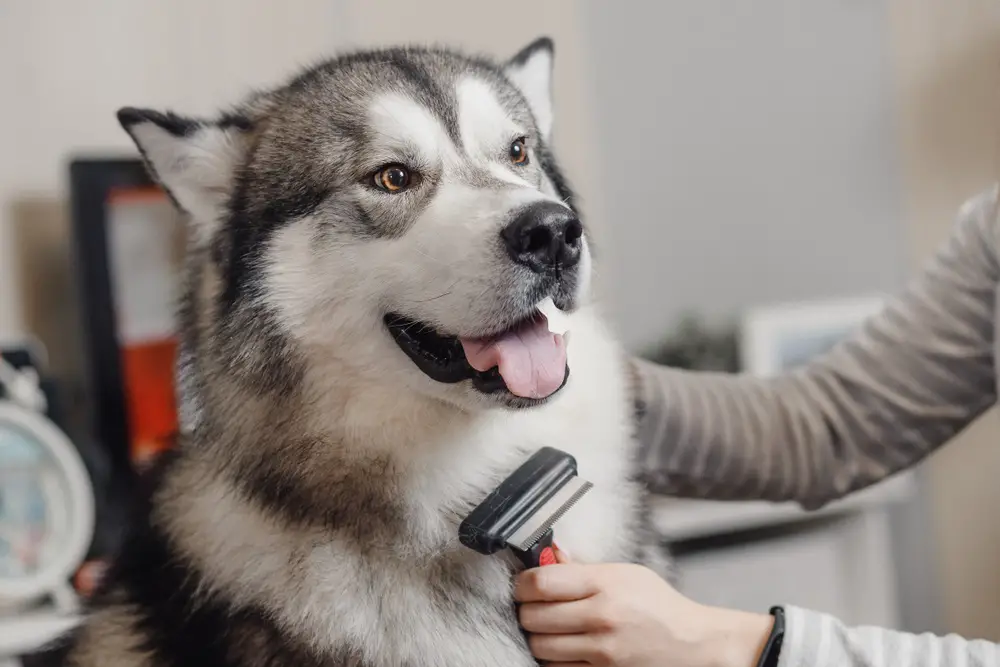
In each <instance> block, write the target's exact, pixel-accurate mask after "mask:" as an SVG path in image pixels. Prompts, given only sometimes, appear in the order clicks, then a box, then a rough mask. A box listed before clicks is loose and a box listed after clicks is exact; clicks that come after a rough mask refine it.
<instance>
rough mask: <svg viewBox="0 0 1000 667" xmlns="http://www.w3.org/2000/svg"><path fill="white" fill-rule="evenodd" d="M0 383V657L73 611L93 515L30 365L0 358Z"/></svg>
mask: <svg viewBox="0 0 1000 667" xmlns="http://www.w3.org/2000/svg"><path fill="white" fill-rule="evenodd" d="M0 383H2V385H3V388H4V389H5V392H4V394H5V398H3V399H0V656H5V655H7V656H9V655H11V652H12V651H13V650H14V648H15V647H16V648H17V649H26V648H30V647H29V646H26V645H25V642H26V640H27V638H28V637H27V635H30V634H32V632H34V634H35V635H37V638H38V639H39V640H41V639H44V635H45V634H46V632H47V631H46V628H48V626H49V625H50V623H49V621H51V622H53V623H55V624H54V625H53V626H52V627H53V628H55V627H57V626H59V621H62V620H63V618H64V616H63V615H64V614H65V613H67V612H72V609H71V608H72V607H73V606H74V605H73V600H72V599H69V600H68V598H71V597H72V593H71V588H70V585H69V582H70V580H71V578H72V577H73V574H74V572H75V571H76V570H77V568H78V567H79V566H80V564H81V563H82V562H83V560H84V558H85V557H86V555H87V551H88V549H89V547H90V542H91V539H92V537H93V531H94V519H95V517H94V493H93V487H92V485H91V481H90V477H89V475H88V474H87V469H86V467H85V466H84V463H83V461H82V459H81V458H80V455H79V454H78V453H77V450H76V448H75V447H74V446H73V443H72V442H70V440H69V438H68V437H67V436H66V435H65V434H64V433H63V431H62V430H61V429H59V428H58V427H57V426H56V425H55V424H53V423H52V422H51V421H50V420H49V419H48V418H46V417H45V415H44V414H43V410H44V405H45V402H44V395H43V394H42V392H41V390H40V389H39V388H38V384H37V377H36V376H35V374H34V372H33V370H29V371H18V370H15V369H14V368H13V367H12V366H11V365H10V364H7V363H6V362H4V361H3V360H2V359H0ZM47 598H49V600H48V601H46V599H47ZM39 605H42V609H44V608H46V607H47V608H49V611H48V612H43V613H40V612H42V610H41V609H39ZM29 620H30V621H31V625H30V627H28V626H25V627H24V628H21V627H20V626H21V625H23V624H24V623H25V622H27V621H29ZM43 621H44V622H43ZM15 628H16V631H15ZM25 633H27V635H26V634H25ZM12 643H13V646H11V644H12Z"/></svg>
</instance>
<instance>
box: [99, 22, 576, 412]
mask: <svg viewBox="0 0 1000 667" xmlns="http://www.w3.org/2000/svg"><path fill="white" fill-rule="evenodd" d="M552 61H553V49H552V43H551V41H549V40H547V39H540V40H538V41H536V42H534V43H532V44H531V45H529V46H528V47H527V48H525V49H524V50H523V51H521V52H520V53H519V54H518V55H517V56H515V57H514V58H513V59H511V60H510V61H508V62H506V63H503V64H496V63H493V62H491V61H488V60H486V59H479V58H471V57H467V56H463V55H459V54H456V53H453V52H450V51H445V50H435V49H416V48H412V49H410V48H407V49H390V50H382V51H372V52H361V53H355V54H350V55H346V56H343V57H340V58H337V59H334V60H331V61H328V62H325V63H322V64H320V65H318V66H316V67H313V68H311V69H309V70H307V71H305V72H303V73H301V74H300V75H299V76H297V77H296V78H294V79H293V80H291V81H290V82H288V83H287V84H286V85H283V86H281V87H279V88H276V89H274V90H271V91H267V92H263V93H258V94H256V95H254V96H252V97H251V98H250V99H248V100H247V101H245V102H244V103H243V104H242V105H240V106H238V107H237V108H235V109H234V110H233V111H231V112H229V113H226V114H223V115H221V116H220V117H218V118H215V119H211V120H207V119H194V118H187V117H182V116H178V115H175V114H173V113H161V112H156V111H151V110H144V109H135V108H126V109H122V110H121V111H120V112H119V119H120V121H121V123H122V125H123V126H124V127H125V129H126V130H127V131H128V133H129V134H130V135H131V136H132V138H133V139H134V140H135V142H136V144H137V146H138V147H139V149H140V152H141V153H142V155H143V157H144V159H145V161H146V163H147V166H148V168H149V170H150V171H151V173H152V174H153V175H154V177H155V178H156V179H157V180H158V181H159V183H160V184H162V186H163V187H164V188H165V189H166V190H167V191H168V192H169V193H170V195H171V197H172V198H173V200H174V201H175V203H176V204H177V205H178V207H179V208H180V209H182V210H183V211H184V212H185V213H186V214H187V216H188V217H189V218H190V221H191V235H190V238H191V244H192V248H193V256H196V257H198V258H200V259H198V260H197V262H195V263H196V264H197V265H196V266H194V267H192V270H193V271H194V272H195V273H196V274H197V275H198V276H200V277H199V278H198V279H196V280H195V283H199V281H204V280H208V279H209V277H211V279H212V280H214V284H215V285H217V289H215V290H214V291H211V290H208V291H206V290H205V289H203V286H199V284H195V285H193V286H192V287H191V290H192V291H193V292H194V293H198V294H201V295H202V297H203V298H202V299H201V301H200V302H199V305H198V307H197V308H198V310H199V311H200V313H199V315H198V316H197V317H198V319H199V321H202V322H203V321H204V320H206V319H208V320H210V321H211V322H213V323H214V324H213V327H214V330H215V332H216V334H218V335H220V336H228V337H229V338H228V340H229V342H228V343H226V344H225V345H223V346H221V347H220V349H221V350H223V354H224V355H228V356H229V357H231V359H230V360H229V361H228V362H226V361H225V360H224V366H228V367H230V368H232V369H236V368H240V369H241V370H240V371H239V372H240V373H242V374H243V375H244V376H246V377H247V378H249V379H250V380H251V381H254V379H256V381H258V382H263V383H264V384H267V382H272V383H273V382H275V380H274V378H286V381H287V382H294V378H296V377H298V376H297V375H296V374H295V373H294V372H291V371H290V370H289V369H290V368H292V367H296V366H314V365H316V364H320V365H322V366H323V367H325V368H329V369H331V373H337V372H338V371H349V372H350V374H351V375H350V376H351V377H352V378H355V379H358V378H360V379H361V380H363V381H366V382H376V383H390V384H392V385H393V386H395V387H405V388H407V389H408V390H412V391H417V392H420V393H422V394H426V395H431V396H434V397H436V398H440V399H443V400H446V401H449V402H451V403H453V404H458V405H460V406H463V407H469V408H472V407H477V406H482V405H484V404H486V405H498V404H499V405H505V406H509V407H526V406H530V405H535V404H537V403H539V402H541V401H545V400H546V399H547V398H548V397H550V396H552V395H553V394H555V393H556V392H557V391H558V390H559V388H561V386H562V385H563V383H564V382H565V380H566V378H567V376H568V372H569V370H568V366H567V362H566V352H565V344H564V341H563V340H562V338H561V337H560V336H558V335H554V334H551V333H549V331H548V327H547V326H546V322H545V318H544V316H542V315H541V314H540V313H539V310H538V306H539V303H540V302H542V301H543V300H546V299H548V298H551V299H552V301H553V302H554V304H555V305H556V306H557V307H558V308H560V309H562V310H565V311H572V310H574V309H575V308H577V307H578V305H579V303H580V302H581V300H583V299H585V298H586V295H587V290H588V284H589V273H590V254H589V249H588V243H587V236H586V233H585V230H584V227H583V226H582V224H581V222H580V220H579V218H578V216H577V213H576V211H575V209H574V206H573V201H572V194H571V192H570V191H569V189H568V187H567V185H566V183H565V180H564V179H563V177H562V176H561V175H560V173H559V171H558V169H557V167H556V164H555V161H554V160H553V157H552V155H551V153H550V151H549V147H548V142H549V139H550V134H551V130H552V122H553V113H552V98H551V76H552ZM208 292H211V295H210V298H208V299H205V298H204V295H205V294H206V293H208ZM267 355H269V357H268V358H265V356H267ZM247 366H249V370H247ZM234 372H235V370H234ZM265 375H266V376H268V378H269V379H268V378H264V377H263V376H265ZM342 377H343V376H342ZM334 379H335V380H336V378H334Z"/></svg>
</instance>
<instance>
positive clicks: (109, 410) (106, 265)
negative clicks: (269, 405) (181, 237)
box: [69, 156, 180, 488]
mask: <svg viewBox="0 0 1000 667" xmlns="http://www.w3.org/2000/svg"><path fill="white" fill-rule="evenodd" d="M69 185H70V203H71V217H72V227H71V229H72V233H73V248H74V263H75V273H76V278H77V284H78V289H79V294H78V297H79V299H80V303H81V308H80V312H81V316H82V328H83V332H82V333H83V338H84V351H85V356H86V364H85V371H86V373H85V375H86V377H85V382H86V395H87V406H86V407H87V413H88V416H89V417H90V421H91V424H90V427H91V428H90V430H91V432H92V435H93V437H94V438H95V439H96V440H97V441H98V442H99V443H100V445H101V446H102V447H103V448H104V449H105V450H106V452H107V455H108V461H109V465H110V467H111V471H110V472H111V476H112V478H113V479H114V480H115V484H116V486H118V485H121V486H123V487H127V488H131V487H132V484H133V482H134V478H135V476H136V473H137V472H138V471H139V470H140V469H141V467H142V465H141V463H142V462H141V461H138V460H137V459H138V457H137V451H136V438H137V431H139V430H141V429H143V428H145V429H146V430H147V431H148V430H149V427H148V424H143V423H137V422H144V421H149V419H151V418H152V419H154V420H158V421H159V422H160V423H161V424H162V423H167V424H168V426H169V422H170V421H171V420H174V419H176V410H175V406H171V405H170V404H169V403H170V401H171V400H173V390H174V388H173V386H172V384H171V383H172V382H173V351H172V349H170V347H169V346H167V347H164V346H163V345H161V346H160V349H158V350H156V351H155V352H154V353H153V354H152V355H151V354H150V352H149V351H148V350H139V351H138V352H137V351H136V350H135V347H136V346H135V345H134V344H133V343H134V341H135V339H136V338H137V337H139V338H143V337H145V338H149V337H150V336H152V335H153V332H152V331H151V330H152V329H159V330H163V329H164V327H165V326H166V324H169V323H165V322H164V319H165V317H166V316H165V315H164V314H163V313H164V311H165V310H168V309H169V311H170V313H169V314H170V316H172V315H173V310H174V308H173V306H174V304H173V303H169V304H168V303H167V301H169V299H168V297H167V296H166V295H164V294H162V293H159V292H157V290H159V291H160V292H162V290H160V288H159V287H157V286H156V284H157V278H158V277H159V278H162V270H161V272H160V276H155V275H148V271H149V267H148V266H147V265H148V264H150V263H151V262H152V263H154V264H155V263H156V262H157V261H159V260H160V259H161V258H160V257H159V255H161V254H162V252H161V250H162V248H161V246H162V241H163V239H162V236H161V235H160V231H158V230H157V227H158V226H157V225H156V224H154V223H155V222H156V221H155V220H151V219H149V218H150V214H147V213H144V212H143V211H142V209H141V206H142V205H143V202H146V204H148V205H150V206H152V207H155V208H156V209H157V213H156V214H155V215H156V216H158V217H159V219H162V218H163V217H164V216H166V215H171V216H177V224H178V225H180V221H179V215H178V214H177V212H176V210H175V208H174V206H173V204H172V202H171V201H170V199H169V197H168V195H167V193H166V192H165V191H163V190H162V189H161V188H160V187H159V186H158V185H156V184H155V182H154V181H153V180H152V178H151V177H150V176H149V174H148V172H147V170H146V167H145V165H144V164H143V162H142V160H141V159H140V157H139V156H134V157H127V156H126V157H93V158H91V157H87V158H76V159H73V160H71V161H70V163H69ZM125 205H128V206H132V207H133V210H132V211H127V212H125V213H123V212H122V208H123V206H125ZM123 219H124V221H123ZM123 229H126V230H127V232H122V230H123ZM143 234H145V235H147V237H148V238H147V239H146V240H145V241H144V239H143V236H142V235H143ZM116 248H118V250H117V251H116ZM126 248H127V252H126V251H125V250H124V249H126ZM136 254H138V255H139V256H138V257H135V256H133V255H136ZM160 268H161V269H162V267H160ZM116 271H117V272H119V273H121V272H123V271H124V272H125V273H126V275H116ZM178 275H179V267H178ZM167 280H168V281H172V280H173V276H167ZM136 289H145V290H146V293H136ZM149 290H154V293H152V294H151V296H152V297H153V299H152V301H153V303H150V299H149V298H148V297H149V296H150V292H149ZM156 309H158V312H155V311H156ZM126 329H127V330H126ZM143 329H145V330H143ZM147 347H148V346H147ZM151 358H153V360H154V362H155V366H150V359H151ZM143 377H153V378H154V379H155V383H157V384H156V386H150V385H151V382H144V384H143V386H138V387H137V378H140V382H143V381H142V380H141V378H143ZM137 392H139V393H141V396H140V397H139V398H138V399H137V397H136V393H137ZM150 404H155V406H154V407H155V412H156V413H157V414H156V415H154V416H153V417H150V416H149V414H148V413H149V406H150ZM137 405H138V406H139V408H140V409H139V410H137ZM163 428H164V427H160V430H162V429H163ZM137 463H138V464H140V465H137Z"/></svg>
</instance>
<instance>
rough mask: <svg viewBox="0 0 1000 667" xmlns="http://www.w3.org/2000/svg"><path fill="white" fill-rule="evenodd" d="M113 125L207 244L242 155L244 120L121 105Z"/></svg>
mask: <svg viewBox="0 0 1000 667" xmlns="http://www.w3.org/2000/svg"><path fill="white" fill-rule="evenodd" d="M118 122H120V123H121V125H122V127H123V128H125V131H126V132H128V133H129V136H131V137H132V140H133V141H134V142H135V144H136V146H137V147H138V148H139V152H140V153H141V154H142V158H143V160H144V161H145V163H146V167H147V168H148V169H149V171H150V173H151V175H152V176H153V178H154V179H155V180H156V181H157V182H158V183H159V184H160V185H161V186H162V187H163V188H164V189H165V190H166V191H167V192H168V193H169V194H170V196H171V197H172V198H173V200H174V202H175V203H176V204H177V205H178V206H179V207H180V208H181V209H183V210H184V211H185V212H187V213H188V214H190V216H191V218H192V220H191V225H192V232H194V233H195V235H196V236H197V238H198V239H199V240H201V241H206V242H207V241H208V240H209V239H210V238H211V237H212V235H213V233H214V231H215V230H214V227H215V226H216V225H217V224H218V219H219V216H220V214H221V212H222V209H223V207H224V206H225V204H226V201H227V200H228V198H229V195H230V191H231V189H232V185H233V176H234V173H235V170H236V168H237V166H238V165H239V164H240V163H241V161H242V159H243V157H244V155H245V153H246V150H247V144H248V136H249V132H250V130H251V123H250V120H249V119H246V118H243V117H241V116H234V115H227V116H223V117H222V118H221V119H219V120H212V121H208V120H199V119H194V118H186V117H183V116H178V115H176V114H174V113H162V112H159V111H153V110H150V109H136V108H132V107H126V108H124V109H121V110H119V111H118Z"/></svg>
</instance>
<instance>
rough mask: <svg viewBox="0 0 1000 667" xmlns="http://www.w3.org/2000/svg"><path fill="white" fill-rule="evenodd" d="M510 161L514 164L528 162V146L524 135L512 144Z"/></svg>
mask: <svg viewBox="0 0 1000 667" xmlns="http://www.w3.org/2000/svg"><path fill="white" fill-rule="evenodd" d="M510 161H511V162H513V163H514V164H527V162H528V147H527V145H525V139H524V137H520V138H519V139H515V140H514V143H512V144H511V145H510Z"/></svg>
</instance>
